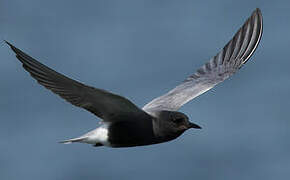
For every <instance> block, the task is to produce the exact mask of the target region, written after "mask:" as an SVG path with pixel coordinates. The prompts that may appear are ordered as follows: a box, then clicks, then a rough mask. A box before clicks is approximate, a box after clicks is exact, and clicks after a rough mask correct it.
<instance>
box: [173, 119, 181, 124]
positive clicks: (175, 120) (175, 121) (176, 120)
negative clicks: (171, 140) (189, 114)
mask: <svg viewBox="0 0 290 180" xmlns="http://www.w3.org/2000/svg"><path fill="white" fill-rule="evenodd" d="M182 121H183V119H182V118H176V119H173V122H174V123H177V124H179V123H181V122H182Z"/></svg>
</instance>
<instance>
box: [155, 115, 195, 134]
mask: <svg viewBox="0 0 290 180" xmlns="http://www.w3.org/2000/svg"><path fill="white" fill-rule="evenodd" d="M154 126H155V127H154V129H155V132H156V133H158V134H159V135H160V136H176V137H178V136H179V135H181V134H182V133H183V132H184V131H186V130H188V129H190V128H195V129H201V127H200V126H198V125H197V124H194V123H192V122H190V121H189V118H188V117H187V116H186V115H185V114H184V113H181V112H177V111H160V112H159V113H158V117H157V119H156V120H155V122H154ZM157 129H158V130H157Z"/></svg>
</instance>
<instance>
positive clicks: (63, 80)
mask: <svg viewBox="0 0 290 180" xmlns="http://www.w3.org/2000/svg"><path fill="white" fill-rule="evenodd" d="M6 43H7V44H8V45H9V46H10V47H11V49H12V50H13V51H14V52H15V53H16V57H17V58H18V59H19V60H20V61H21V62H22V64H23V68H24V69H25V70H26V71H28V72H29V73H30V75H31V76H32V77H33V78H34V79H36V80H37V82H38V83H39V84H41V85H43V86H44V87H46V88H47V89H49V90H51V91H52V92H54V93H55V94H57V95H59V96H60V97H62V98H63V99H65V100H66V101H68V102H70V103H71V104H73V105H75V106H78V107H82V108H84V109H86V110H88V111H90V112H91V113H93V114H95V115H96V116H98V117H100V118H102V119H103V120H104V121H112V119H118V118H114V117H116V116H118V115H123V114H128V113H130V114H132V115H134V114H135V113H137V114H138V113H145V112H144V111H143V110H141V109H139V108H138V107H137V106H136V105H134V104H133V103H132V102H130V101H129V100H128V99H126V98H124V97H121V96H119V95H116V94H112V93H110V92H108V91H105V90H102V89H97V88H94V87H90V86H86V85H84V84H82V83H80V82H77V81H75V80H72V79H70V78H68V77H66V76H64V75H62V74H60V73H58V72H56V71H54V70H52V69H50V68H49V67H47V66H45V65H43V64H41V63H40V62H38V61H37V60H35V59H33V58H32V57H30V56H29V55H27V54H25V53H24V52H22V51H21V50H20V49H18V48H16V47H14V46H13V45H12V44H10V43H9V42H7V41H6Z"/></svg>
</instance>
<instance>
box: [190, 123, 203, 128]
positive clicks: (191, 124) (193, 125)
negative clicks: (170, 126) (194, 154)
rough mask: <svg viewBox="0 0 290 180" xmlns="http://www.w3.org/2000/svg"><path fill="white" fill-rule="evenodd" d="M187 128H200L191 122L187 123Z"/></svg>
mask: <svg viewBox="0 0 290 180" xmlns="http://www.w3.org/2000/svg"><path fill="white" fill-rule="evenodd" d="M189 128H194V129H201V127H200V126H199V125H197V124H194V123H192V122H190V123H189Z"/></svg>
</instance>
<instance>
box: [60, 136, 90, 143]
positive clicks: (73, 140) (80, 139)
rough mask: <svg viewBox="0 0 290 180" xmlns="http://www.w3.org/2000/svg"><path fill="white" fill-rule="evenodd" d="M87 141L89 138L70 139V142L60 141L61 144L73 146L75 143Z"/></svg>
mask: <svg viewBox="0 0 290 180" xmlns="http://www.w3.org/2000/svg"><path fill="white" fill-rule="evenodd" d="M85 139H87V137H78V138H73V139H68V140H64V141H60V142H59V143H63V144H71V143H74V142H82V141H83V140H85Z"/></svg>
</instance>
